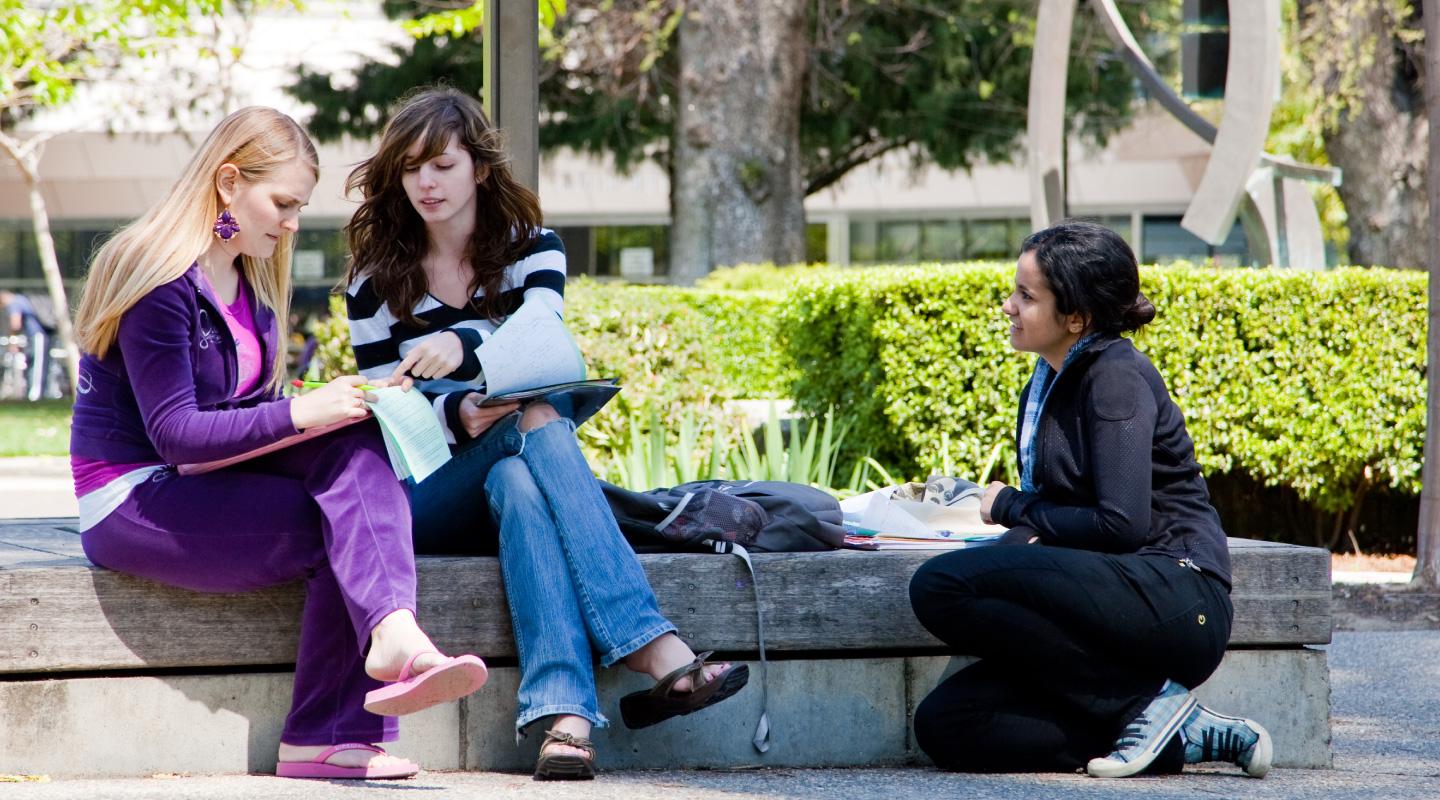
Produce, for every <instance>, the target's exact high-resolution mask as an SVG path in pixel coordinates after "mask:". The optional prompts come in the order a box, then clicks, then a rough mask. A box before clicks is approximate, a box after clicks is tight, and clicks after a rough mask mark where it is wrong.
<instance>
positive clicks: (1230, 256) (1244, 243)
mask: <svg viewBox="0 0 1440 800" xmlns="http://www.w3.org/2000/svg"><path fill="white" fill-rule="evenodd" d="M1143 227H1144V236H1143V237H1142V238H1141V241H1142V243H1143V248H1142V252H1141V253H1140V261H1141V262H1142V263H1147V264H1163V263H1166V262H1169V261H1204V260H1206V259H1214V260H1215V263H1217V264H1220V265H1221V266H1231V267H1233V266H1242V265H1249V264H1250V245H1249V241H1248V240H1247V239H1246V238H1245V229H1244V228H1243V227H1242V226H1241V225H1240V223H1239V221H1236V222H1235V224H1234V225H1233V226H1232V227H1231V228H1230V235H1229V236H1227V237H1226V238H1225V242H1224V243H1223V244H1219V245H1210V244H1208V243H1206V242H1205V241H1204V240H1203V239H1201V238H1200V237H1198V236H1196V235H1195V234H1193V233H1191V232H1190V231H1187V230H1185V229H1184V228H1182V227H1180V217H1149V216H1147V217H1145V219H1144V222H1143Z"/></svg>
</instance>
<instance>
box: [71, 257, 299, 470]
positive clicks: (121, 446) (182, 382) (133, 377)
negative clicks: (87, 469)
mask: <svg viewBox="0 0 1440 800" xmlns="http://www.w3.org/2000/svg"><path fill="white" fill-rule="evenodd" d="M241 280H244V275H243V273H242V275H241ZM250 297H251V298H252V300H251V306H252V308H251V310H252V312H253V313H254V315H255V329H256V332H257V333H258V334H259V336H260V348H261V361H260V363H261V365H262V366H261V375H260V382H259V383H258V384H256V387H255V389H253V390H252V391H251V392H249V393H248V394H246V395H245V396H244V397H233V396H232V395H234V394H235V387H236V381H237V379H238V376H239V364H238V360H237V358H236V355H235V340H234V338H233V337H232V336H231V334H230V329H229V327H228V326H227V325H226V324H225V318H224V317H223V316H222V315H221V313H220V310H219V309H220V307H221V305H220V301H219V300H218V299H217V298H216V297H215V295H214V294H213V293H212V292H211V290H210V288H209V286H208V285H206V284H205V282H204V281H203V280H201V278H200V268H199V267H198V266H195V265H193V264H192V265H191V266H190V269H189V270H187V271H186V272H185V274H184V275H182V276H180V277H179V278H176V279H175V280H173V281H170V282H169V283H167V284H164V285H162V286H158V287H156V288H155V289H154V290H153V291H151V292H150V293H149V294H147V295H145V296H144V297H143V298H141V299H140V302H138V303H136V304H135V305H134V306H133V307H132V308H131V309H130V310H129V311H126V312H125V314H124V316H122V317H121V318H120V334H119V338H118V339H117V341H116V343H115V345H114V346H112V347H111V348H110V351H109V353H107V354H106V356H105V357H104V358H96V357H95V356H94V355H92V354H89V353H86V354H85V355H84V356H83V357H82V358H81V359H80V380H79V385H78V387H77V388H78V391H77V393H76V397H75V414H74V417H73V419H72V421H71V424H70V453H71V454H72V455H75V456H80V457H81V458H90V459H96V460H100V461H108V462H110V463H112V464H139V463H160V462H163V463H166V464H193V463H197V462H202V461H214V460H217V459H222V458H229V457H230V456H235V455H239V454H241V453H244V452H247V451H249V450H253V449H255V448H257V447H262V446H264V445H267V444H270V443H271V442H274V441H276V440H278V439H281V438H283V437H285V436H289V435H291V434H293V433H296V432H297V431H296V430H295V426H294V424H293V423H292V422H291V421H290V400H289V399H288V398H278V397H277V396H276V394H275V392H273V391H272V390H271V389H269V388H267V383H268V382H269V380H270V373H271V359H272V357H273V355H274V353H275V348H276V347H277V346H278V342H277V338H278V336H277V331H276V326H275V314H274V312H273V311H271V310H270V309H269V308H266V307H265V306H264V305H263V304H261V303H260V302H258V300H256V299H254V298H255V293H254V292H253V291H251V292H250Z"/></svg>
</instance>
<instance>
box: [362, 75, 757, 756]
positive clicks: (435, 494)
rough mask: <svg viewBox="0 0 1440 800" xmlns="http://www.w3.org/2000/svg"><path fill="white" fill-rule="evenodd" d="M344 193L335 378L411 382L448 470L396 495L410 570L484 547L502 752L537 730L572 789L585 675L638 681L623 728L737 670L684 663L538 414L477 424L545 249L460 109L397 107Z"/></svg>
mask: <svg viewBox="0 0 1440 800" xmlns="http://www.w3.org/2000/svg"><path fill="white" fill-rule="evenodd" d="M348 185H349V186H350V187H351V188H357V189H359V190H360V193H361V203H360V207H359V208H358V209H356V211H355V216H354V217H353V218H351V220H350V224H349V226H348V227H347V228H346V235H347V237H348V239H349V243H350V252H351V254H352V255H353V260H352V261H351V262H350V271H349V273H348V275H347V276H346V280H347V281H348V283H349V288H348V289H347V290H346V298H345V299H346V305H347V308H348V314H349V321H350V337H351V342H352V344H353V345H354V348H355V361H356V363H357V364H358V365H359V368H360V371H361V373H362V374H364V375H367V376H369V377H371V378H372V379H376V380H381V379H390V380H400V379H401V377H402V376H405V375H409V376H411V377H413V378H415V380H416V386H417V387H418V388H419V389H421V390H423V391H425V392H426V394H427V395H428V396H429V397H431V399H432V403H433V405H434V408H435V412H436V415H437V417H439V419H440V422H441V424H442V425H443V426H444V428H445V430H446V431H447V432H448V436H449V437H450V439H452V440H453V442H454V447H453V451H454V454H455V455H454V458H452V459H450V461H448V462H447V463H446V464H445V465H444V466H443V467H441V468H440V469H439V470H438V471H436V472H435V473H434V474H433V475H431V476H429V477H427V478H426V479H425V480H423V481H421V482H420V483H419V484H417V485H416V486H415V487H414V489H413V490H412V491H411V494H410V498H411V508H412V511H411V513H412V514H413V515H414V520H415V546H416V552H421V553H458V554H469V553H484V552H493V551H494V550H495V548H496V547H497V546H498V549H499V555H500V569H501V574H502V575H503V576H504V579H505V597H506V599H507V600H508V601H509V603H510V619H511V621H512V623H513V624H514V628H515V642H516V649H517V650H518V651H519V655H520V687H519V708H518V709H517V711H516V719H515V728H516V732H517V736H519V735H524V733H525V732H526V731H527V730H528V729H529V728H530V727H531V726H532V724H534V723H537V722H541V721H543V725H542V727H541V730H544V732H545V734H544V741H543V742H542V744H541V745H540V757H539V760H538V761H537V762H536V765H535V778H536V779H537V780H575V779H587V778H592V777H594V775H595V748H594V745H593V744H592V743H591V741H590V739H589V736H590V729H591V728H592V727H603V726H604V725H606V724H607V723H608V720H607V719H606V718H605V716H604V715H603V714H601V713H600V703H599V700H598V698H597V697H596V690H595V670H594V665H593V663H592V659H593V658H594V656H596V655H598V656H599V658H600V664H601V666H604V667H609V666H612V665H614V664H624V665H625V666H627V667H629V668H630V669H632V670H634V671H636V672H641V673H646V674H648V675H650V676H652V677H653V678H654V679H655V681H656V683H655V686H654V687H653V688H652V689H651V690H649V691H640V692H635V693H633V694H630V695H627V696H626V697H623V698H621V701H620V714H621V716H622V717H623V719H624V721H625V724H626V725H628V726H629V727H631V728H639V727H644V726H647V725H652V724H655V723H657V722H661V721H663V720H666V719H670V718H671V717H675V716H679V715H682V714H689V713H690V712H692V711H698V710H700V709H702V708H705V707H707V706H709V705H711V704H713V703H717V702H719V701H721V700H724V699H725V698H727V697H730V696H731V695H733V694H735V693H736V692H737V691H739V690H740V689H741V688H742V687H743V686H744V685H745V683H746V680H747V679H748V675H749V670H748V668H747V667H746V666H745V665H744V664H730V663H726V662H717V663H711V662H708V661H707V660H706V658H707V657H708V656H709V654H708V653H702V654H700V655H696V654H695V652H694V651H692V650H691V649H690V647H689V646H688V645H686V644H685V642H683V641H681V640H680V638H679V636H677V635H676V629H675V625H674V624H672V623H671V622H670V621H669V620H668V619H666V618H665V617H664V615H662V614H661V613H660V608H659V605H658V603H657V602H656V600H655V594H654V592H652V591H651V589H650V584H649V583H648V582H647V580H646V578H645V572H644V570H642V569H641V567H640V561H639V559H637V558H636V557H635V553H634V551H633V550H632V549H631V548H630V545H629V544H628V543H626V541H625V539H624V537H622V536H621V535H620V529H619V527H618V526H617V525H616V522H615V517H614V515H613V514H612V513H611V511H610V506H609V504H607V503H606V501H605V497H604V495H603V494H602V493H601V490H600V485H599V483H598V482H597V481H596V480H595V475H594V473H593V472H592V471H591V469H590V465H589V464H587V463H586V461H585V456H584V454H583V453H582V452H581V450H580V446H579V443H578V442H577V441H576V439H575V425H574V423H573V422H571V421H570V420H569V419H568V418H566V417H564V416H562V415H561V414H559V413H558V412H557V411H556V409H555V408H554V407H552V406H551V405H549V404H548V403H546V402H544V401H536V402H531V403H529V404H528V405H526V406H524V407H523V408H522V407H521V406H519V405H518V404H516V403H508V404H502V405H495V406H481V405H480V401H481V400H482V399H484V397H485V390H486V384H485V375H484V372H483V370H482V369H481V366H480V363H479V361H478V356H477V354H476V352H475V348H476V347H477V346H478V345H479V344H480V343H481V341H482V339H483V338H484V337H486V336H489V335H490V334H491V333H492V332H494V331H495V330H496V328H497V327H499V326H500V325H501V324H503V323H504V322H505V320H506V319H507V318H509V317H510V316H511V315H512V314H515V313H517V312H518V311H519V310H520V308H521V306H522V305H523V306H527V307H529V309H530V310H532V311H535V310H539V311H541V313H550V314H557V315H558V314H559V313H560V312H561V310H562V309H563V307H564V300H563V293H564V291H565V250H564V247H563V246H562V245H561V243H560V237H558V236H556V235H555V233H554V232H553V231H550V230H547V229H545V228H544V227H542V226H541V220H540V202H539V199H538V198H537V197H536V196H535V194H534V193H533V192H531V191H530V190H529V189H527V188H525V187H524V186H523V185H522V184H521V183H520V182H519V181H517V180H516V179H515V177H514V176H513V175H511V173H510V165H509V156H508V155H507V154H506V152H505V150H504V149H503V146H502V144H501V135H500V131H499V130H498V129H496V128H495V127H494V126H493V125H491V124H490V121H489V120H488V119H487V118H486V117H485V113H484V111H483V110H481V107H480V103H479V102H478V101H476V99H475V98H473V97H471V96H469V95H466V94H463V93H461V92H459V91H456V90H454V89H431V90H427V91H422V92H420V93H418V94H414V95H412V96H411V97H410V98H408V99H407V100H406V101H404V102H403V103H402V104H401V106H400V108H399V110H398V111H397V112H396V113H395V115H394V116H393V117H392V118H391V119H390V122H389V124H388V125H386V126H385V131H384V132H383V133H382V134H381V135H380V142H379V145H378V148H377V150H376V153H375V155H373V156H371V157H370V158H368V159H366V160H365V161H364V162H362V163H361V164H360V166H359V167H358V168H356V170H355V171H354V172H352V173H351V175H350V179H349V181H348ZM532 304H533V305H532ZM497 527H498V533H497V531H496V529H497ZM497 536H498V542H497ZM713 724H715V725H717V726H718V725H720V724H722V723H721V722H718V721H717V722H716V723H713Z"/></svg>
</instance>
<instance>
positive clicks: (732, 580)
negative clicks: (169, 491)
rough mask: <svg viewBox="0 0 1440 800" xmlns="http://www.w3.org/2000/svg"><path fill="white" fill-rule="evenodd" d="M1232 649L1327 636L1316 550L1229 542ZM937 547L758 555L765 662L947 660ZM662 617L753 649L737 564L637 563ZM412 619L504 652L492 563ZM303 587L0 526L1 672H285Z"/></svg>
mask: <svg viewBox="0 0 1440 800" xmlns="http://www.w3.org/2000/svg"><path fill="white" fill-rule="evenodd" d="M1230 547H1231V554H1232V558H1233V561H1234V573H1235V575H1234V579H1235V580H1234V584H1235V586H1234V591H1233V593H1232V595H1231V597H1232V600H1233V602H1234V604H1235V624H1234V629H1233V632H1232V635H1231V646H1232V647H1251V646H1255V647H1276V646H1296V645H1306V644H1324V643H1328V642H1329V641H1330V627H1331V615H1330V599H1331V589H1330V559H1329V554H1328V553H1326V552H1325V551H1324V550H1321V549H1318V548H1313V547H1295V546H1290V545H1278V544H1274V543H1270V542H1258V541H1253V540H1249V539H1231V540H1230ZM934 556H935V552H934V551H911V552H857V551H836V552H826V553H761V554H756V555H755V556H754V561H755V566H756V571H757V573H758V575H759V580H760V584H761V590H762V610H763V612H764V615H765V621H766V638H767V644H768V645H769V647H770V648H771V649H772V650H774V651H776V652H832V653H833V652H835V651H875V650H882V651H896V650H902V651H907V652H922V653H923V652H930V653H937V654H938V653H940V652H942V651H943V646H942V645H941V643H940V642H939V641H938V640H936V639H935V638H934V637H932V636H931V635H930V634H929V632H927V631H926V630H925V629H924V628H922V627H921V626H920V624H919V622H917V621H916V620H915V617H914V615H913V614H912V613H911V611H910V605H909V599H908V594H907V592H906V587H907V586H908V585H909V581H910V576H911V575H912V574H913V573H914V572H915V570H916V568H918V567H919V566H920V565H921V564H923V563H924V562H925V561H926V560H928V559H930V558H932V557H934ZM640 561H641V564H642V565H643V566H644V568H645V572H646V575H647V576H648V577H649V579H650V584H651V586H653V587H654V589H655V593H656V596H657V598H658V599H659V601H660V607H661V609H662V610H663V611H664V612H665V614H666V616H668V617H669V618H670V619H671V620H672V621H673V622H674V623H675V624H676V626H677V627H679V628H680V631H681V635H682V636H684V637H685V638H686V639H688V640H691V641H695V642H704V643H705V645H704V646H705V647H706V649H715V650H720V651H724V652H728V653H742V654H743V653H754V652H757V644H756V631H755V600H754V595H753V593H752V590H751V587H750V576H749V573H748V572H747V571H746V570H745V567H744V565H743V564H742V563H741V562H740V561H739V559H736V558H734V557H731V556H722V555H717V554H690V553H684V554H680V553H674V554H651V555H642V556H641V557H640ZM418 566H419V597H418V600H419V612H418V616H419V618H420V620H421V623H422V624H423V625H424V626H425V628H426V630H427V631H428V632H429V633H430V635H431V637H432V638H433V639H434V640H435V641H436V643H437V644H439V645H440V646H441V647H442V648H446V649H449V650H455V651H473V652H477V653H483V654H485V655H486V656H487V657H491V658H494V657H513V656H514V655H515V642H514V639H513V638H512V636H511V632H510V617H509V612H508V606H507V604H506V603H505V601H504V593H503V589H502V588H501V583H500V569H499V563H498V561H497V560H496V559H494V558H454V557H422V558H420V559H419V560H418ZM302 599H303V589H302V588H301V586H300V585H299V584H298V583H297V584H291V585H287V586H282V587H277V588H275V589H270V590H266V591H261V592H250V593H246V594H233V595H206V594H197V593H194V592H189V591H185V590H183V589H173V588H170V587H165V586H160V585H158V584H155V583H153V582H151V581H147V580H143V579H139V578H133V577H130V576H127V575H121V574H118V573H115V572H111V571H109V570H103V569H99V568H96V567H94V566H92V565H90V563H89V562H88V561H86V560H85V559H84V555H83V553H81V551H80V549H79V535H78V533H76V528H75V521H74V520H63V519H62V520H41V521H11V522H3V523H0V620H3V621H4V623H3V624H0V673H16V672H56V671H66V670H114V669H138V668H150V669H171V668H180V667H216V666H227V667H233V666H248V665H274V664H287V663H293V661H294V659H295V646H296V642H297V640H298V623H299V619H300V607H301V603H302Z"/></svg>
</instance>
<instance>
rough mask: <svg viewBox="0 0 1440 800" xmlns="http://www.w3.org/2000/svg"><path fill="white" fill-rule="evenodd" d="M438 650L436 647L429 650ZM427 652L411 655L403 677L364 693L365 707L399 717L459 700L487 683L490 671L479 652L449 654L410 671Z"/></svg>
mask: <svg viewBox="0 0 1440 800" xmlns="http://www.w3.org/2000/svg"><path fill="white" fill-rule="evenodd" d="M433 652H436V651H434V650H430V651H426V653H433ZM426 653H416V654H415V655H413V656H410V659H409V660H408V661H406V662H405V666H404V667H402V668H401V669H400V680H398V681H396V682H394V683H391V684H388V685H386V686H384V687H382V688H379V689H376V690H374V691H370V692H366V693H365V710H366V711H369V712H370V713H371V714H379V715H380V716H382V717H399V716H403V715H405V714H414V713H415V712H416V711H424V710H425V709H427V708H429V707H431V706H433V705H439V704H440V703H448V702H450V701H451V700H459V699H460V698H462V697H464V696H465V695H467V694H470V693H471V692H473V691H475V690H476V689H479V688H480V687H481V686H484V685H485V679H486V678H488V677H489V672H488V671H487V670H486V669H485V662H484V661H481V660H480V658H479V657H478V656H472V655H468V654H467V655H463V656H455V657H454V658H447V659H445V660H444V661H442V662H440V663H439V664H436V665H435V666H433V667H431V668H430V669H427V670H425V671H424V672H422V673H420V674H419V675H416V674H415V673H413V672H411V669H412V668H413V667H414V666H415V659H417V658H419V657H420V656H423V655H426Z"/></svg>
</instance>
